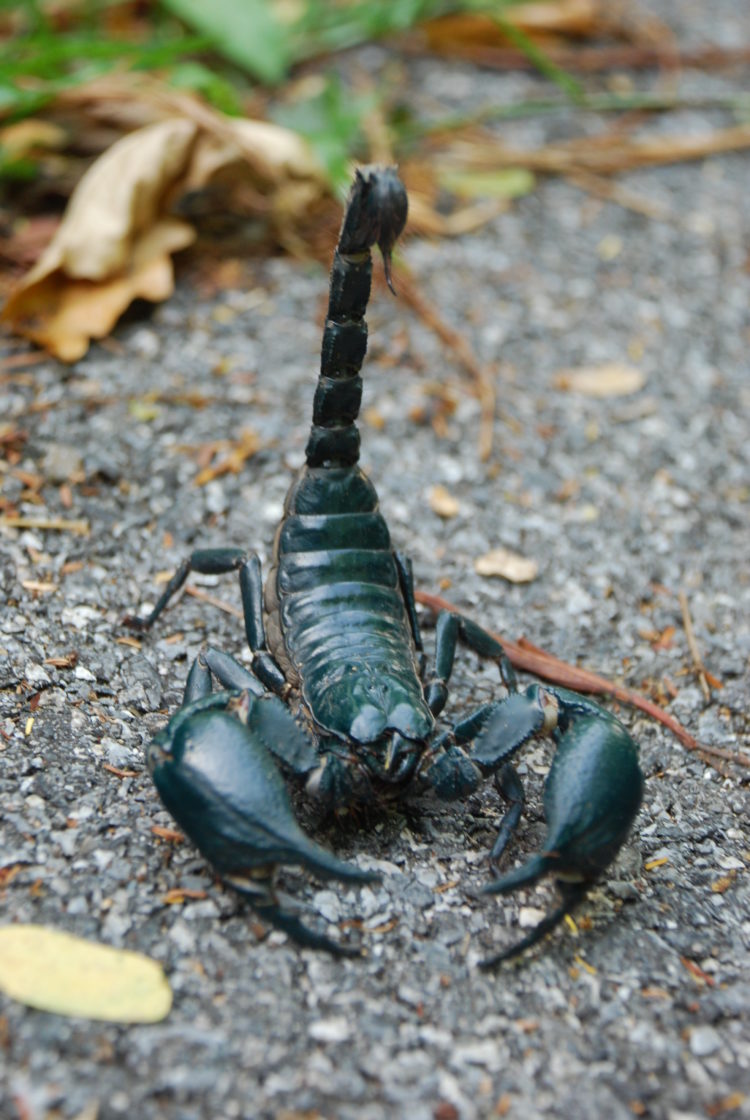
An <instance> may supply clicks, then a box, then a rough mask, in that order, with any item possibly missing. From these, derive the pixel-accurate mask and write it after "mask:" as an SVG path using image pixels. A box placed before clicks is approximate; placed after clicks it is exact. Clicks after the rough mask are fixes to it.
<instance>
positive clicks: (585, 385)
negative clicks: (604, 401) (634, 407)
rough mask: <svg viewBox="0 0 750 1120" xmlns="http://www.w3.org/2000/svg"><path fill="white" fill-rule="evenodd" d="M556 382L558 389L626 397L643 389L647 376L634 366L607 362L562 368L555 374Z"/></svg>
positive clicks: (589, 394) (599, 395)
mask: <svg viewBox="0 0 750 1120" xmlns="http://www.w3.org/2000/svg"><path fill="white" fill-rule="evenodd" d="M554 384H555V386H556V387H557V388H558V389H566V390H568V391H569V392H572V393H582V394H583V395H584V396H586V397H626V396H629V395H630V394H631V393H637V392H638V391H639V390H640V389H642V388H643V386H644V385H645V384H646V378H645V375H644V374H643V373H641V371H640V370H639V369H636V368H635V367H634V366H628V365H625V363H624V362H607V363H605V364H604V365H601V366H582V367H581V368H580V369H561V370H560V371H559V372H558V373H556V374H555V377H554Z"/></svg>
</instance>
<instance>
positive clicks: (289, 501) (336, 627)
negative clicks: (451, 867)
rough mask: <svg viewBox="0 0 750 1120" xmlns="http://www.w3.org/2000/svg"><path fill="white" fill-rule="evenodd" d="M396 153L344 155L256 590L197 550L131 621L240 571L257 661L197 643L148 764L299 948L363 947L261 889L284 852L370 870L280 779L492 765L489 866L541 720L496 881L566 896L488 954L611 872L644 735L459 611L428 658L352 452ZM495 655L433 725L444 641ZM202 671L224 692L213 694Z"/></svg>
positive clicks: (238, 563) (479, 769)
mask: <svg viewBox="0 0 750 1120" xmlns="http://www.w3.org/2000/svg"><path fill="white" fill-rule="evenodd" d="M406 216H407V196H406V191H405V188H404V186H403V184H402V183H401V181H400V179H399V178H398V175H397V173H396V171H395V169H394V168H387V167H378V166H372V167H367V168H362V169H361V170H359V171H357V172H356V176H355V179H354V183H353V185H352V188H351V192H350V194H349V198H348V202H347V205H346V210H345V213H344V219H343V224H342V227H341V232H340V235H339V240H338V244H337V246H336V250H335V253H334V259H333V268H332V271H331V279H330V296H329V306H328V314H327V318H326V323H325V328H324V332H323V345H322V358H321V368H320V376H319V379H318V384H317V388H316V391H315V397H314V402H313V419H312V427H311V431H310V436H309V439H308V443H307V449H306V463H305V465H304V466H303V467H302V469H301V471H300V472H299V474H298V476H297V477H296V479H295V480H294V481H293V483H292V485H291V488H290V490H289V492H288V494H287V498H286V502H285V506H284V514H283V517H282V520H281V523H280V525H279V527H278V531H277V533H276V538H275V541H274V547H273V557H272V562H271V570H270V572H269V573H268V576H267V579H266V582H265V589H264V587H263V584H262V578H261V568H260V561H259V559H258V557H257V555H256V554H254V553H248V552H246V551H244V550H242V549H237V548H210V549H201V550H198V551H196V552H193V553H192V555H191V556H190V557H189V558H188V559H187V560H186V561H184V562H183V564H182V565H181V566H180V568H179V569H178V570H177V572H176V573H175V574H174V576H173V577H172V579H171V580H170V581H169V583H168V584H167V586H166V589H165V590H164V592H163V594H162V595H161V597H160V598H159V599H158V601H157V603H156V605H155V606H154V608H153V610H152V611H151V612H150V614H148V615H147V616H146V617H145V618H140V619H139V618H133V617H129V618H128V620H127V621H128V623H129V625H131V626H136V627H138V628H140V629H147V628H148V627H150V626H151V625H152V624H153V623H154V622H155V621H156V619H157V618H158V617H159V615H160V614H161V613H162V611H163V610H164V608H165V607H166V605H167V603H168V602H169V600H170V599H171V598H172V596H173V595H174V594H175V592H176V591H177V590H178V589H179V588H180V587H181V586H182V584H183V583H184V582H185V580H186V578H187V576H188V574H189V573H190V572H201V573H210V574H217V573H226V572H233V571H236V572H238V573H239V582H240V592H241V597H242V605H243V615H244V623H245V634H246V638H247V642H248V645H249V648H250V651H251V653H252V667H251V668H250V669H248V668H246V667H244V666H243V665H241V664H240V663H239V662H238V661H236V660H235V659H234V658H233V657H231V656H230V655H229V654H227V653H224V652H223V651H221V650H219V649H217V648H214V647H210V646H209V647H207V648H205V649H203V650H202V651H201V653H200V654H199V656H198V658H197V659H196V661H195V663H194V664H193V666H192V668H191V670H190V673H189V676H188V681H187V686H186V689H185V695H184V700H183V704H182V706H181V707H180V709H179V710H178V711H177V713H176V714H175V715H174V716H173V717H172V719H171V720H170V722H169V724H168V725H167V727H166V728H165V729H164V730H163V731H162V732H160V733H159V734H158V735H157V736H156V737H155V739H154V741H153V743H152V744H151V747H150V748H149V751H148V764H149V768H150V770H151V774H152V776H153V780H154V783H155V785H156V788H157V790H158V792H159V795H160V797H161V799H162V801H163V802H164V804H165V806H166V807H167V809H168V810H169V812H170V813H171V814H172V816H173V817H174V818H175V820H176V821H177V823H178V824H179V825H180V827H181V828H182V829H183V830H184V832H185V833H186V834H187V836H188V837H189V838H190V839H191V840H192V841H193V843H194V844H195V845H196V846H197V848H198V849H199V850H200V851H201V853H202V854H203V855H204V856H205V858H206V859H207V860H208V861H209V863H211V864H212V866H213V867H214V868H215V869H216V871H217V872H218V873H219V874H220V875H221V877H222V878H223V879H224V880H225V881H226V882H227V883H229V884H230V885H231V886H232V887H234V888H235V889H236V890H238V891H240V892H241V893H242V894H243V895H244V896H245V897H247V898H248V899H249V901H250V904H251V905H252V906H253V908H254V909H255V910H256V912H257V913H258V914H259V915H260V916H262V917H263V918H264V919H265V920H266V921H267V922H268V923H270V924H271V925H273V926H275V927H277V928H279V929H282V930H284V931H285V932H286V933H287V934H288V935H289V936H290V937H291V938H293V939H294V940H295V941H296V942H297V943H298V944H299V945H301V946H306V947H311V948H319V949H325V950H327V951H329V952H331V953H337V954H344V953H355V954H356V953H359V952H361V950H360V949H359V948H358V947H357V946H351V945H348V944H346V943H343V942H341V941H339V940H332V939H330V938H329V937H328V936H326V935H325V934H323V933H321V932H318V931H317V930H315V929H313V928H311V927H310V926H308V925H306V924H304V923H303V922H302V921H301V920H300V918H299V917H298V916H297V914H296V913H295V911H294V909H293V908H290V907H289V906H288V904H287V903H286V902H285V901H282V899H281V898H280V896H279V895H277V893H276V891H275V888H274V880H275V875H276V871H277V868H278V867H279V865H295V864H296V865H301V866H303V867H304V868H306V869H308V870H310V871H311V872H313V873H315V874H317V875H319V876H323V877H332V878H335V879H339V880H341V881H343V882H349V883H359V884H362V883H367V882H370V881H372V880H374V879H376V878H377V876H376V875H373V874H372V873H370V872H368V871H363V870H360V869H359V868H357V867H355V866H353V865H351V864H349V863H345V862H342V861H341V860H339V859H337V858H336V857H335V856H333V855H332V854H330V853H329V852H327V851H326V850H325V849H324V848H322V847H320V846H319V845H318V844H316V843H314V842H313V841H312V840H311V839H310V838H309V837H308V836H306V835H305V833H304V832H303V831H302V829H301V828H300V827H299V825H298V824H297V822H296V820H295V817H294V814H293V811H292V806H291V802H290V799H289V795H288V792H287V789H286V785H285V782H284V779H283V777H282V774H283V775H284V776H285V777H286V778H292V779H297V780H298V781H301V782H303V783H304V784H305V786H306V789H307V791H308V792H309V793H310V794H311V795H313V796H314V797H316V798H317V799H318V800H319V801H321V802H322V803H323V804H324V805H325V806H327V807H330V808H331V809H340V808H344V807H346V806H350V805H353V804H356V803H363V802H367V801H371V800H375V799H382V798H383V797H385V796H392V795H394V794H396V793H399V792H400V791H402V790H404V789H406V788H408V787H416V788H419V789H426V790H431V791H433V792H434V794H435V795H436V796H437V797H438V798H442V799H445V800H450V799H455V798H463V797H466V796H468V795H469V794H471V793H472V792H473V791H474V790H476V789H477V787H478V786H479V784H480V783H481V782H482V781H483V780H484V779H485V778H487V777H489V776H491V775H492V776H493V777H494V780H495V784H496V786H497V788H498V790H499V792H500V793H501V795H502V796H503V798H504V799H505V801H506V802H507V803H508V807H507V809H506V812H505V814H504V815H503V817H502V819H501V820H500V823H499V830H498V836H497V839H496V841H495V844H494V846H493V849H492V853H491V857H490V861H491V866H492V867H493V869H494V868H495V867H496V865H497V861H498V860H499V858H500V856H501V854H502V853H503V851H504V849H505V847H506V845H507V843H508V841H509V839H510V838H511V836H512V834H513V832H514V830H515V828H516V826H517V824H518V821H519V819H520V816H521V812H522V809H523V801H524V794H523V787H522V785H521V782H520V780H519V777H518V775H517V773H516V770H515V768H514V766H513V762H512V760H513V757H514V755H515V754H516V753H517V752H518V751H519V750H520V749H521V748H522V747H523V746H524V745H525V744H526V743H528V742H529V741H530V740H532V739H534V738H536V737H539V736H549V737H551V738H552V739H553V740H554V741H555V743H556V747H557V749H556V753H555V757H554V761H553V763H552V766H551V768H550V772H549V776H548V778H547V781H546V785H545V792H544V805H545V812H546V818H547V824H548V834H547V837H546V840H545V842H544V844H543V847H542V850H541V852H540V853H539V854H538V855H535V856H533V857H532V858H531V859H530V860H529V861H528V862H527V863H525V864H524V865H523V866H522V867H521V868H519V869H517V870H515V871H512V872H510V873H509V874H506V875H504V876H502V877H500V878H496V879H495V881H494V882H491V883H490V884H489V885H488V886H487V887H486V888H485V890H486V891H487V892H500V893H503V892H507V891H512V890H515V889H516V888H517V887H520V886H525V885H528V884H531V883H533V882H535V881H536V880H537V879H538V878H539V877H540V876H542V875H544V874H546V873H548V872H550V873H552V874H553V875H554V876H555V877H556V878H557V880H558V882H559V886H560V891H561V904H560V906H559V907H558V908H557V909H555V910H553V911H552V912H551V913H550V914H549V915H548V916H546V917H545V918H544V920H543V921H541V922H540V923H539V925H537V926H536V928H535V929H533V930H532V931H531V933H529V934H528V936H526V937H525V938H523V940H521V941H520V942H519V943H518V944H516V945H514V946H512V947H511V948H510V949H508V950H506V951H505V952H503V953H501V954H499V955H498V956H495V957H493V958H491V959H490V960H488V961H484V962H483V964H484V965H485V966H492V965H494V964H496V963H497V962H498V961H500V960H503V959H506V958H509V957H512V956H514V955H516V954H517V953H519V952H520V951H521V950H523V949H525V948H527V947H529V946H531V945H533V944H535V943H536V942H537V941H539V940H540V938H541V937H542V936H543V935H544V934H545V933H546V932H547V931H548V930H551V929H552V928H553V927H554V926H555V925H556V924H557V923H559V922H560V921H561V919H562V918H563V917H564V915H565V914H566V913H568V912H569V911H570V910H571V909H572V908H573V907H574V906H575V905H576V904H577V903H578V902H579V901H580V900H581V899H582V898H583V897H584V895H585V893H586V890H587V888H588V886H589V885H590V884H591V883H592V882H594V881H595V880H596V879H597V878H598V877H599V876H601V874H602V873H603V872H604V871H605V869H606V868H607V867H608V865H609V864H610V863H611V861H612V859H613V858H614V856H615V854H616V852H617V851H618V849H619V848H620V846H621V845H622V843H623V842H624V840H625V838H626V836H627V834H628V832H629V830H630V827H631V825H632V823H633V821H634V819H635V816H636V814H637V812H638V808H639V805H640V802H641V796H642V789H643V777H642V774H641V771H640V767H639V765H638V752H637V747H636V744H635V742H634V741H633V739H632V738H631V737H630V735H629V734H628V732H627V731H626V729H625V728H624V727H623V725H622V724H621V723H620V722H619V721H618V720H617V719H615V717H614V716H612V715H611V714H610V713H609V712H607V711H606V710H604V709H603V708H601V707H600V706H599V705H598V704H595V703H593V702H592V701H589V700H586V699H584V698H583V697H581V696H579V695H577V694H576V693H574V692H570V691H567V690H566V689H562V688H553V687H546V686H545V687H542V686H540V685H538V684H532V685H531V686H529V687H528V688H527V689H526V690H525V691H519V689H518V686H517V682H516V678H515V674H514V671H513V669H512V667H511V665H510V664H509V662H508V660H507V658H506V656H505V654H504V652H503V649H502V646H501V645H500V644H499V643H498V642H497V641H496V640H495V639H494V638H493V637H492V636H491V635H490V634H488V633H487V632H486V631H485V630H483V629H482V628H481V627H480V626H478V625H477V624H476V623H474V622H472V621H471V620H470V619H468V618H465V617H464V616H462V615H460V614H457V613H448V612H444V613H442V614H440V615H439V616H438V619H437V623H436V637H435V643H436V650H435V668H434V671H433V672H432V673H431V674H430V675H426V674H425V673H424V660H425V659H424V653H423V645H422V638H421V635H420V629H419V622H418V618H417V611H416V607H415V601H414V589H413V583H412V569H411V564H410V562H409V560H408V559H407V558H406V557H404V556H403V555H402V554H401V553H399V552H397V551H395V550H394V549H393V546H392V544H391V539H390V535H389V532H388V527H387V525H386V522H385V520H384V519H383V516H382V515H381V513H380V511H379V508H378V498H377V494H376V492H375V489H374V487H373V485H372V483H371V482H370V481H369V479H368V478H367V477H366V475H365V474H364V473H363V471H362V470H361V469H360V467H359V465H358V463H359V442H360V441H359V432H358V430H357V427H356V423H355V421H356V419H357V416H358V414H359V408H360V402H361V396H362V379H361V377H360V370H361V367H362V362H363V359H364V356H365V351H366V348H367V327H366V323H365V319H364V314H365V309H366V306H367V302H368V299H369V295H370V284H371V276H372V259H371V249H372V247H373V246H374V245H377V246H378V248H379V249H380V252H381V254H382V257H383V262H384V266H385V274H386V279H387V281H388V285H389V287H391V290H393V289H392V285H391V267H390V266H391V254H392V250H393V247H394V245H395V243H396V241H397V239H398V237H399V235H400V234H401V232H402V230H403V228H404V225H405V223H406ZM459 642H460V643H462V644H463V645H465V646H467V647H468V648H469V649H471V650H473V651H474V652H475V653H476V654H478V655H479V656H480V657H483V658H487V659H489V660H491V661H494V662H495V663H496V664H497V666H498V669H499V673H500V678H501V682H502V684H503V685H504V686H505V692H506V693H507V694H506V695H505V696H504V698H502V699H500V700H498V701H495V702H492V703H488V704H484V705H482V706H481V707H479V708H478V709H477V710H475V711H474V712H472V713H471V714H469V715H468V716H467V717H466V718H464V719H463V720H461V721H460V722H459V723H457V724H456V725H455V726H454V727H452V728H449V729H445V730H438V728H437V719H438V717H439V716H440V714H441V712H442V711H443V708H444V707H445V704H446V701H447V697H448V681H449V678H450V675H451V670H452V666H453V661H454V656H455V652H456V646H457V644H458V643H459ZM214 682H216V683H217V684H218V685H219V686H220V687H221V691H214Z"/></svg>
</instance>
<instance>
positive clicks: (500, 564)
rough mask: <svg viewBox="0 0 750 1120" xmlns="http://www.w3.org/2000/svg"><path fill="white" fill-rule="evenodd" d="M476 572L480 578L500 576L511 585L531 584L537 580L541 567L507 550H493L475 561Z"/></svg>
mask: <svg viewBox="0 0 750 1120" xmlns="http://www.w3.org/2000/svg"><path fill="white" fill-rule="evenodd" d="M474 570H475V571H476V572H477V574H478V575H480V576H498V577H500V578H501V579H507V580H508V581H509V582H510V583H530V582H531V580H532V579H536V576H537V572H538V571H539V565H538V564H537V562H536V560H529V559H527V558H526V557H525V556H519V555H518V553H516V552H511V551H510V550H509V549H507V548H493V549H492V551H491V552H487V553H485V555H484V556H480V557H478V558H477V559H476V560H475V561H474Z"/></svg>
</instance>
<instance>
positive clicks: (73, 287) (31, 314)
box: [2, 110, 324, 362]
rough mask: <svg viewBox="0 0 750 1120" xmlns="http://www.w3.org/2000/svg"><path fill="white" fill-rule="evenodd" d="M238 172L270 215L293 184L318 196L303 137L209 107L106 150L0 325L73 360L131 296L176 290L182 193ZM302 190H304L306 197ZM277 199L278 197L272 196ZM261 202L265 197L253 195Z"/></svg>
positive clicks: (186, 238) (183, 240) (184, 229)
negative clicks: (177, 207) (254, 186)
mask: <svg viewBox="0 0 750 1120" xmlns="http://www.w3.org/2000/svg"><path fill="white" fill-rule="evenodd" d="M233 167H239V170H240V175H241V177H242V179H243V182H244V184H245V186H247V185H248V184H247V180H248V178H253V177H254V178H255V180H258V181H260V183H261V184H262V187H263V189H265V190H266V191H267V192H268V191H270V192H271V193H272V199H273V201H272V204H271V206H270V207H269V209H270V210H271V212H272V213H275V210H276V208H277V203H278V206H279V207H283V206H288V205H289V200H288V197H287V196H284V198H283V199H281V195H282V194H283V190H282V188H283V187H284V186H287V185H289V183H293V184H294V185H296V186H297V187H298V188H303V187H304V188H305V190H304V191H302V194H304V198H302V195H300V202H299V204H300V205H301V206H304V207H305V208H307V207H309V204H310V202H311V199H312V198H313V196H315V195H320V194H321V193H323V189H324V188H323V185H322V183H323V180H322V175H321V171H320V167H319V165H318V164H317V162H316V161H315V158H314V156H313V155H312V153H311V151H310V149H309V147H308V146H307V145H306V143H305V141H304V140H303V139H302V137H300V136H297V135H296V134H295V133H293V132H291V131H290V130H288V129H284V128H281V127H280V126H278V125H273V124H268V123H267V122H265V121H245V120H243V121H235V120H232V119H230V118H226V117H222V116H221V114H219V113H214V112H211V111H208V110H206V111H205V112H204V113H203V114H202V116H201V118H200V120H199V121H196V120H192V119H187V117H174V118H170V119H167V120H162V121H158V122H157V123H155V124H149V125H146V126H145V127H143V128H139V129H137V130H136V131H134V132H131V133H130V134H129V135H127V136H125V137H123V138H122V139H121V140H118V141H117V143H115V144H113V145H112V147H111V148H109V149H108V150H107V151H106V152H105V153H104V154H103V155H102V156H100V158H99V159H98V160H96V162H95V163H94V164H92V166H91V167H90V168H89V169H88V171H87V172H86V174H85V175H84V176H83V178H82V179H81V180H80V182H79V183H78V185H77V187H76V189H75V190H74V192H73V194H72V196H71V199H70V202H69V203H68V208H67V210H66V212H65V216H64V218H63V220H62V222H61V224H60V225H59V227H58V228H57V231H56V233H55V235H54V237H53V238H52V241H51V242H50V243H49V245H48V246H47V248H46V249H45V251H44V252H43V253H42V256H41V257H40V259H39V260H38V261H37V263H36V265H35V266H34V267H33V268H32V269H31V271H30V272H29V273H27V275H26V276H25V277H24V278H23V279H22V280H21V281H20V283H19V284H18V285H17V286H16V288H15V289H14V290H13V291H12V292H11V295H10V297H9V298H8V301H7V303H6V305H5V308H4V310H3V314H2V318H3V319H4V320H6V321H7V322H9V323H10V324H11V326H12V327H13V329H14V330H15V331H16V332H17V333H19V334H22V335H24V336H25V337H27V338H30V339H32V340H33V341H34V342H36V343H37V344H39V345H40V346H44V347H45V348H46V349H47V350H49V352H50V353H52V354H53V355H54V356H55V357H57V358H60V359H61V360H62V361H66V362H71V361H76V360H77V359H78V358H80V357H82V356H83V354H85V353H86V350H87V348H88V344H89V341H90V340H91V339H92V338H104V337H105V336H106V335H107V334H108V333H109V332H110V330H111V329H112V327H113V326H114V324H115V323H116V322H117V319H118V318H119V316H120V315H121V314H122V312H123V311H124V310H125V309H126V308H127V307H128V305H129V304H130V303H131V302H132V301H133V300H134V299H136V298H141V299H147V300H150V301H151V302H159V301H161V300H165V299H167V298H168V297H169V296H170V295H171V294H172V291H173V289H174V272H173V267H172V261H171V256H172V254H174V253H176V252H177V251H178V250H180V249H184V248H186V247H187V246H188V245H190V244H191V243H192V242H193V241H194V240H195V230H194V229H193V227H192V226H191V225H189V224H188V223H187V222H185V221H182V220H181V219H178V218H176V217H173V216H171V214H170V208H171V207H172V205H173V203H174V202H175V200H176V199H177V198H179V197H180V196H181V195H182V194H184V193H186V192H188V191H192V190H197V189H199V188H200V187H203V186H205V185H206V183H207V182H208V181H209V180H211V179H213V178H214V177H215V176H217V175H218V173H219V172H226V171H227V169H229V168H233ZM305 192H306V193H305ZM277 195H278V196H279V198H278V199H277ZM257 197H258V198H260V199H261V201H262V200H263V191H262V190H260V191H259V192H258V193H257Z"/></svg>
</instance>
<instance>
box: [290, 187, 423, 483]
mask: <svg viewBox="0 0 750 1120" xmlns="http://www.w3.org/2000/svg"><path fill="white" fill-rule="evenodd" d="M407 207H408V201H407V196H406V189H405V187H404V185H403V183H402V182H401V180H400V179H399V177H398V174H397V172H396V169H395V168H394V167H380V166H376V165H372V166H369V167H363V168H361V169H359V170H358V171H357V172H356V173H355V177H354V182H353V184H352V188H351V190H350V192H349V198H348V200H347V204H346V210H345V212H344V220H343V223H342V226H341V233H340V234H339V241H338V245H337V246H336V251H335V253H334V257H333V267H332V269H331V285H330V294H329V301H328V314H327V316H326V325H325V330H324V331H323V347H322V352H321V361H320V377H319V379H318V385H317V388H316V390H315V399H314V402H313V422H312V427H311V429H310V438H309V439H308V442H307V449H306V452H305V454H306V458H307V465H308V466H309V467H328V466H330V467H349V466H353V465H354V464H355V463H356V462H357V461H358V459H359V431H358V429H357V425H356V423H355V421H356V419H357V416H358V415H359V406H360V402H361V400H362V378H361V377H360V376H359V371H360V369H361V368H362V362H363V360H364V356H365V353H366V351H367V324H366V322H365V310H366V308H367V301H368V299H369V298H370V283H371V280H372V256H371V253H370V250H371V249H372V246H373V245H377V246H378V248H379V249H380V252H381V253H382V255H383V264H384V267H385V277H386V281H387V282H388V286H389V288H390V289H391V291H393V285H392V283H391V253H392V251H393V246H394V245H395V243H396V241H397V240H398V237H399V235H400V234H401V232H402V230H403V228H404V226H405V224H406V214H407Z"/></svg>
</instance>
